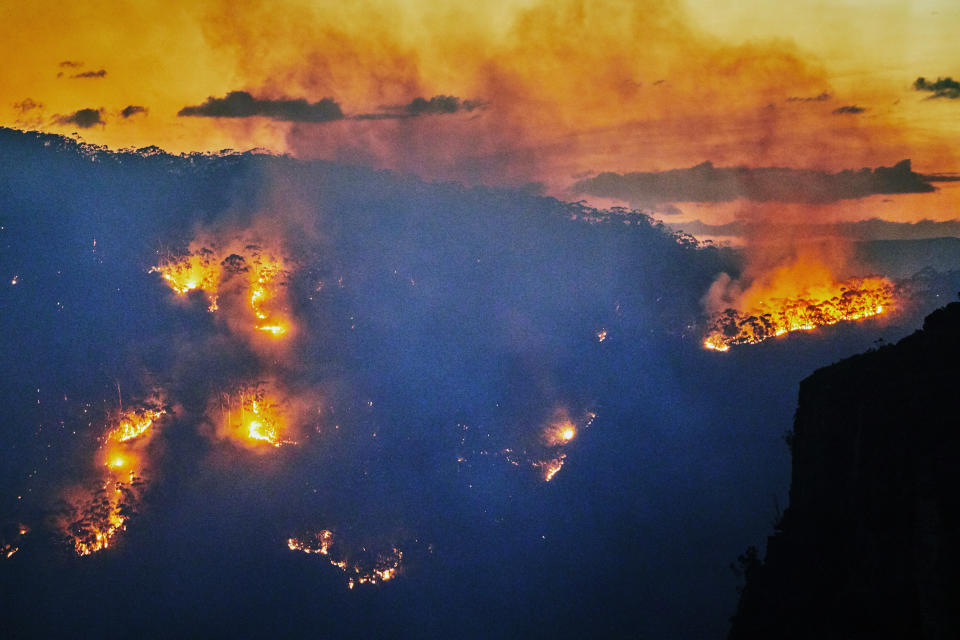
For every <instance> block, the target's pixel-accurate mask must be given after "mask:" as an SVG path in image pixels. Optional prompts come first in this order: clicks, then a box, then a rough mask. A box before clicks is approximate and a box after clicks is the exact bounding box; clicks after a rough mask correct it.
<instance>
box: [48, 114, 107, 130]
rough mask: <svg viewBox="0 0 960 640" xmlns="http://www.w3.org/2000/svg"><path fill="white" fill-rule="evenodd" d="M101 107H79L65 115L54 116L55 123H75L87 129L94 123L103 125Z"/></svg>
mask: <svg viewBox="0 0 960 640" xmlns="http://www.w3.org/2000/svg"><path fill="white" fill-rule="evenodd" d="M102 116H103V109H80V110H79V111H74V112H73V113H71V114H70V115H66V116H59V115H58V116H54V118H55V121H56V123H57V124H75V125H77V126H78V127H80V128H81V129H89V128H90V127H93V126H95V125H98V124H99V125H104V124H106V122H105V121H104V120H103V117H102Z"/></svg>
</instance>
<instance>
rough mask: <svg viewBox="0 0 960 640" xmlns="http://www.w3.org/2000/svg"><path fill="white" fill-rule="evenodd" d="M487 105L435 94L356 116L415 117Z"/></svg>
mask: <svg viewBox="0 0 960 640" xmlns="http://www.w3.org/2000/svg"><path fill="white" fill-rule="evenodd" d="M483 106H485V103H483V102H480V101H479V100H462V101H461V100H460V98H458V97H456V96H444V95H437V96H433V97H432V98H430V99H429V100H428V99H427V98H420V97H417V98H414V99H413V100H411V101H410V102H409V103H408V104H403V105H391V106H388V107H383V110H382V111H379V112H376V113H362V114H360V115H358V116H355V119H357V120H396V119H399V118H415V117H418V116H427V115H442V114H450V113H458V112H461V111H467V112H469V111H473V110H475V109H480V108H481V107H483Z"/></svg>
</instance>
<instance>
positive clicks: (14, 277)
mask: <svg viewBox="0 0 960 640" xmlns="http://www.w3.org/2000/svg"><path fill="white" fill-rule="evenodd" d="M19 281H20V276H13V280H11V281H10V284H17V282H19Z"/></svg>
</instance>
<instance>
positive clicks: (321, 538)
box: [287, 529, 403, 589]
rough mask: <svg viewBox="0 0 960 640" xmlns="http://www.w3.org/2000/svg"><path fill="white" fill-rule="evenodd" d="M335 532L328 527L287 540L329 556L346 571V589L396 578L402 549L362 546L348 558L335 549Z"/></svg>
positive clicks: (303, 549)
mask: <svg viewBox="0 0 960 640" xmlns="http://www.w3.org/2000/svg"><path fill="white" fill-rule="evenodd" d="M333 547H334V534H333V532H332V531H330V530H328V529H323V530H321V531H319V532H313V533H308V534H306V535H304V536H303V537H301V538H289V539H287V548H288V549H290V550H291V551H300V552H302V553H306V554H319V555H322V556H326V557H327V559H328V560H329V562H330V564H331V565H333V566H334V567H336V568H338V569H340V570H341V571H343V572H344V573H345V574H347V588H348V589H353V588H354V587H356V586H357V585H358V584H379V583H381V582H388V581H390V580H393V579H394V578H396V577H397V575H398V574H399V572H400V564H401V563H402V562H403V552H402V551H400V549H398V548H396V547H393V548H392V549H390V550H389V551H387V552H385V553H383V552H371V551H368V550H367V548H366V547H361V548H360V550H359V552H358V553H356V554H353V555H352V556H350V557H348V556H347V555H345V554H343V553H341V552H340V551H339V549H334V548H333Z"/></svg>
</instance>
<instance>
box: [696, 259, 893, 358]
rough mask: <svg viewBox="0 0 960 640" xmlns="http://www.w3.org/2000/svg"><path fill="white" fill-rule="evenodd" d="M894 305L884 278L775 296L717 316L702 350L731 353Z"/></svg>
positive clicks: (860, 318)
mask: <svg viewBox="0 0 960 640" xmlns="http://www.w3.org/2000/svg"><path fill="white" fill-rule="evenodd" d="M894 304H895V293H894V285H893V282H891V281H890V280H889V279H887V278H883V277H869V278H851V279H849V280H846V281H843V282H839V283H833V284H831V285H829V286H818V287H810V288H806V289H804V290H802V291H800V292H799V293H798V294H796V295H795V296H791V297H779V296H776V295H772V296H770V297H769V298H766V299H761V300H758V301H757V302H756V303H755V306H751V307H749V308H747V309H744V310H737V309H734V308H729V309H726V310H725V311H723V312H722V313H720V314H718V315H716V316H714V317H713V319H712V320H711V322H710V326H709V330H708V332H707V336H706V338H705V339H704V342H703V346H704V347H705V348H707V349H712V350H714V351H727V350H729V349H730V347H731V346H734V345H741V344H755V343H758V342H762V341H764V340H767V339H769V338H775V337H777V336H781V335H783V334H785V333H789V332H791V331H809V330H811V329H816V328H817V327H821V326H827V325H832V324H836V323H838V322H845V321H851V320H862V319H863V318H869V317H871V316H876V315H880V314H882V313H886V312H887V311H889V310H891V309H892V308H893V307H894Z"/></svg>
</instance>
